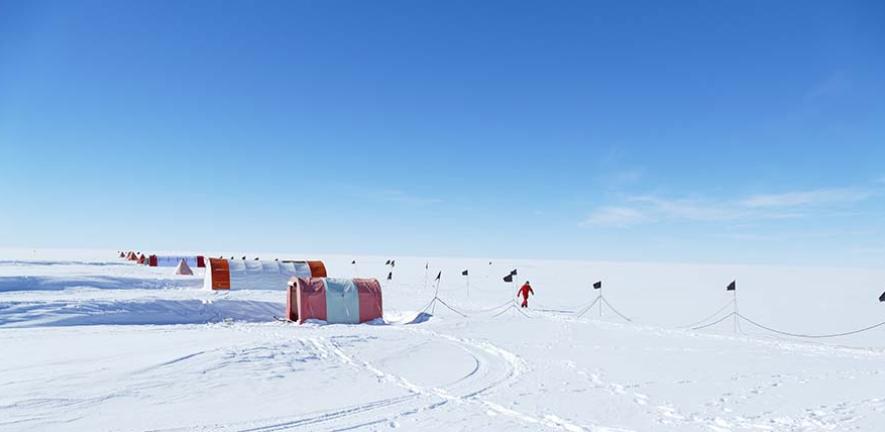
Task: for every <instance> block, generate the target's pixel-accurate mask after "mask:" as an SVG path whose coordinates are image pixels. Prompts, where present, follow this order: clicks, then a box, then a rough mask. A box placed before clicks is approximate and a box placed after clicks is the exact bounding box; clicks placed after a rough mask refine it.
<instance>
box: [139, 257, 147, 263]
mask: <svg viewBox="0 0 885 432" xmlns="http://www.w3.org/2000/svg"><path fill="white" fill-rule="evenodd" d="M146 259H147V257H145V256H144V255H139V256H138V263H139V264H144V263H145V260H146Z"/></svg>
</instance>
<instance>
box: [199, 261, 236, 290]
mask: <svg viewBox="0 0 885 432" xmlns="http://www.w3.org/2000/svg"><path fill="white" fill-rule="evenodd" d="M203 286H204V287H206V288H209V289H212V290H229V289H230V286H231V278H230V263H229V262H228V260H226V259H218V258H210V259H209V268H207V269H206V275H205V276H204V278H203Z"/></svg>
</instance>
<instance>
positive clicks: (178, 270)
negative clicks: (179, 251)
mask: <svg viewBox="0 0 885 432" xmlns="http://www.w3.org/2000/svg"><path fill="white" fill-rule="evenodd" d="M175 274H177V275H188V276H193V274H194V272H193V270H191V268H190V267H189V266H188V265H187V261H185V260H181V261H179V262H178V267H175Z"/></svg>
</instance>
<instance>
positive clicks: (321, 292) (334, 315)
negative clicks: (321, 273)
mask: <svg viewBox="0 0 885 432" xmlns="http://www.w3.org/2000/svg"><path fill="white" fill-rule="evenodd" d="M383 316H384V308H383V307H382V301H381V284H380V283H378V280H377V279H335V278H310V279H307V278H292V279H291V280H290V281H289V289H288V292H287V296H286V317H287V318H288V319H289V320H292V321H298V322H302V323H303V322H304V321H306V320H309V319H315V320H321V321H326V322H328V323H330V324H358V323H364V322H368V321H372V320H375V319H378V318H382V317H383Z"/></svg>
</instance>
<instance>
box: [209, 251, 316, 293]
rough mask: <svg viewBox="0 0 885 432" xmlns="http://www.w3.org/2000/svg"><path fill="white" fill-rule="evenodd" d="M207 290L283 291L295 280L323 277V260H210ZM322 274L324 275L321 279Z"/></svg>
mask: <svg viewBox="0 0 885 432" xmlns="http://www.w3.org/2000/svg"><path fill="white" fill-rule="evenodd" d="M206 264H207V265H206V274H205V276H204V278H203V287H204V288H206V289H211V290H230V289H234V290H241V289H259V290H280V291H283V290H285V289H286V284H287V283H288V282H289V279H291V278H292V277H303V278H311V277H322V276H325V275H326V266H325V265H324V264H323V263H322V261H282V262H280V261H248V260H246V261H244V260H226V259H216V258H209V260H208V262H207V263H206ZM320 275H322V276H320Z"/></svg>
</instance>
